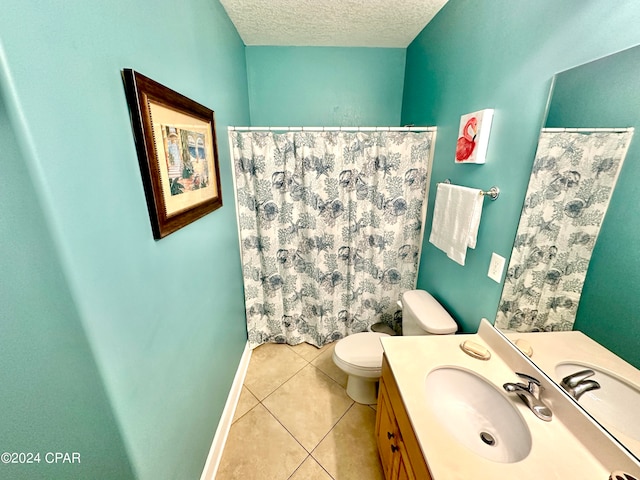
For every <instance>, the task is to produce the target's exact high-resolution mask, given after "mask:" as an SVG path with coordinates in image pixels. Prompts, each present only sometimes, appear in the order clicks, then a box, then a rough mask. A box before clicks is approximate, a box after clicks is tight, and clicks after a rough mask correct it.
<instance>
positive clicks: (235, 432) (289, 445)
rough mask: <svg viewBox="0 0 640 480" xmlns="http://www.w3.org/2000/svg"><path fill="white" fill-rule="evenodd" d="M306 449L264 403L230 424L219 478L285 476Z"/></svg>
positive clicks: (257, 479) (268, 479) (240, 479)
mask: <svg viewBox="0 0 640 480" xmlns="http://www.w3.org/2000/svg"><path fill="white" fill-rule="evenodd" d="M306 457H307V452H306V451H305V450H304V448H302V447H301V446H300V444H299V443H298V442H296V441H295V439H294V438H293V437H292V436H291V435H290V434H289V433H288V432H287V431H286V430H285V429H284V428H283V427H282V425H280V423H278V421H277V420H276V419H275V418H273V416H272V415H271V414H270V413H269V412H268V411H267V409H265V408H264V407H263V406H262V405H257V406H256V407H254V408H253V409H252V410H251V411H249V413H247V414H246V415H244V416H243V417H242V418H240V419H239V420H238V421H237V422H236V423H234V424H233V425H232V426H231V429H230V430H229V437H228V439H227V443H226V445H225V448H224V452H223V454H222V460H221V461H220V467H219V469H218V474H217V475H216V480H236V479H238V480H283V479H287V478H289V476H290V475H291V474H292V473H293V472H294V471H295V470H296V469H297V468H298V466H299V465H300V464H301V463H302V462H303V461H304V459H305V458H306Z"/></svg>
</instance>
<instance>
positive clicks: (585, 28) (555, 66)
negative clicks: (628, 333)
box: [402, 0, 640, 335]
mask: <svg viewBox="0 0 640 480" xmlns="http://www.w3.org/2000/svg"><path fill="white" fill-rule="evenodd" d="M639 21H640V4H639V3H637V2H634V1H631V0H629V1H620V2H616V7H615V8H612V7H611V5H610V4H609V3H608V2H597V1H590V2H584V1H582V0H564V1H562V2H557V1H555V0H543V1H538V2H522V1H516V2H514V1H513V0H494V1H491V2H477V1H472V0H451V1H450V2H449V3H447V4H446V5H445V7H444V8H443V9H442V10H441V11H440V12H439V13H438V15H437V16H436V17H435V18H434V20H433V21H432V22H431V23H430V24H429V25H427V27H426V28H425V29H424V30H423V31H422V32H421V33H420V35H418V37H417V38H416V39H415V40H414V41H413V42H412V43H411V45H410V46H409V47H408V49H407V67H406V74H405V85H404V99H403V108H402V123H403V124H405V123H415V124H417V125H424V124H427V125H437V126H438V140H437V142H436V151H435V158H434V168H433V173H432V178H431V182H432V183H431V188H430V198H429V202H430V204H431V205H433V201H434V198H435V191H436V189H435V183H436V182H439V181H442V180H444V179H446V178H449V179H451V180H452V182H453V183H456V184H461V185H467V186H471V187H478V188H485V189H486V188H489V187H491V186H492V185H497V186H498V187H500V190H501V194H500V198H499V199H498V200H497V201H495V202H491V201H490V200H485V201H484V204H485V206H484V210H483V216H482V223H481V226H480V231H479V236H478V244H477V247H476V249H475V250H469V252H468V254H467V263H466V265H465V266H464V267H462V266H460V265H458V264H456V263H454V262H453V261H451V260H449V259H448V258H447V257H446V255H445V254H444V253H442V252H441V251H440V250H438V249H436V248H435V247H433V245H431V244H430V243H428V236H429V233H430V225H431V219H432V216H431V214H429V215H428V217H427V228H426V233H425V242H424V249H423V254H422V259H421V265H420V275H419V278H418V287H419V288H424V289H426V290H429V291H431V292H432V293H433V294H434V296H435V297H436V298H438V299H439V300H440V301H441V302H442V303H443V304H444V305H445V306H446V307H447V308H448V309H449V311H450V312H451V313H452V314H453V315H454V317H455V318H456V320H457V321H458V322H459V323H460V325H461V327H462V330H464V331H467V332H473V331H475V330H476V329H477V326H478V324H479V322H480V319H481V318H482V317H486V318H488V319H489V320H491V321H493V320H494V319H495V314H496V310H497V305H498V300H499V298H500V293H501V291H502V285H501V284H498V283H495V282H493V281H492V280H490V279H489V278H488V277H487V270H488V266H489V261H490V258H491V252H496V253H498V254H500V255H502V256H504V257H506V258H507V260H508V258H509V256H510V254H511V248H512V244H513V239H514V237H515V232H516V229H517V225H518V220H519V218H520V211H521V207H522V202H523V199H524V194H525V191H526V187H527V184H528V180H529V174H530V171H531V165H532V163H533V157H534V152H535V148H536V144H537V138H538V134H539V129H540V127H541V126H542V122H543V117H544V112H545V106H546V103H547V97H548V93H549V88H550V84H551V78H552V77H553V75H554V74H555V73H556V72H559V71H562V70H566V69H568V68H570V67H573V66H575V65H579V64H582V63H585V62H588V61H590V60H593V59H595V58H599V57H601V56H604V55H607V54H610V53H612V52H615V51H618V50H621V49H623V48H626V47H629V46H632V45H635V44H637V43H639V42H640V30H639V29H638V28H637V25H638V22H639ZM483 108H494V109H495V116H494V121H493V128H492V131H491V138H490V141H489V151H488V156H487V163H486V164H485V165H455V164H454V160H453V159H454V152H455V145H456V137H457V132H458V126H459V122H460V116H461V115H463V114H465V113H469V112H473V111H476V110H480V109H483ZM620 335H625V332H620Z"/></svg>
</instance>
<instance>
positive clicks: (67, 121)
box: [0, 0, 249, 480]
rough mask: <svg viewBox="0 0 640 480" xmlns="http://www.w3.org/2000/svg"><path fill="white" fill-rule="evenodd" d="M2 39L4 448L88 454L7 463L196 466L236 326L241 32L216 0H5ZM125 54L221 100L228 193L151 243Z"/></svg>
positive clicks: (186, 89) (178, 84) (244, 115)
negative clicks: (229, 130)
mask: <svg viewBox="0 0 640 480" xmlns="http://www.w3.org/2000/svg"><path fill="white" fill-rule="evenodd" d="M0 42H1V43H2V45H3V46H4V50H5V52H6V60H7V65H8V68H9V69H10V71H11V72H10V73H9V72H8V71H7V70H6V69H5V70H4V71H3V74H2V75H3V79H4V80H3V86H4V89H3V98H5V99H6V100H5V102H4V103H3V105H5V106H6V108H3V116H2V146H3V151H2V159H3V173H4V174H5V177H4V178H5V186H4V188H3V191H2V198H3V213H2V231H1V233H2V244H3V247H4V248H3V256H2V257H3V259H2V267H3V269H2V272H3V274H2V275H3V287H2V289H1V290H2V301H3V313H2V315H3V320H2V321H3V323H2V335H1V336H0V342H2V349H1V352H2V353H0V355H1V356H2V357H1V358H2V360H3V365H2V374H1V375H2V379H3V380H4V381H3V382H2V394H0V399H1V401H2V403H1V404H0V407H1V408H2V410H3V415H2V416H3V420H2V421H1V422H2V423H1V425H2V427H3V428H2V440H3V441H2V450H3V451H21V450H22V451H29V450H34V449H48V450H53V451H57V450H63V451H64V450H67V449H69V450H71V449H73V450H74V451H78V452H80V453H81V454H82V467H81V468H82V470H80V469H75V470H74V469H71V468H69V469H68V470H64V471H63V470H55V469H54V468H51V467H47V466H44V465H43V466H40V467H39V468H35V467H34V468H32V469H29V470H28V469H26V468H22V469H20V468H15V469H13V470H12V472H11V474H10V477H11V478H29V479H33V478H54V477H55V478H76V477H74V475H78V477H77V478H130V477H131V476H132V475H135V478H139V479H153V480H157V479H169V478H171V479H179V480H183V479H191V478H199V476H200V474H201V472H202V469H203V466H204V463H205V459H206V456H207V454H208V450H209V447H210V445H211V440H212V438H213V435H214V433H215V429H216V427H217V423H218V420H219V417H220V414H221V412H222V409H223V407H224V403H225V401H226V398H227V395H228V392H229V388H230V385H231V383H232V380H233V377H234V374H235V371H236V368H237V365H238V362H239V359H240V356H241V354H242V351H243V349H244V346H245V342H246V326H245V321H244V306H243V296H242V288H243V287H242V279H241V271H240V261H239V251H238V239H237V230H236V220H235V209H234V206H233V205H234V201H233V187H232V181H231V168H230V161H229V155H228V151H229V149H228V143H227V136H226V127H227V125H229V124H248V123H249V104H248V97H247V79H246V63H245V56H244V45H243V43H242V41H241V40H240V38H239V36H238V35H237V32H236V30H235V28H234V27H233V25H232V23H231V22H230V20H229V19H228V17H227V15H226V13H225V11H224V9H223V8H222V6H221V5H220V4H219V3H218V2H217V1H210V0H189V1H188V2H180V3H179V4H178V3H176V2H173V1H168V0H159V1H153V2H151V1H148V0H145V1H139V2H130V1H125V0H113V1H110V2H98V3H96V2H86V1H80V0H69V1H66V2H22V1H18V0H7V1H5V2H4V3H3V6H2V15H0ZM127 67H129V68H133V69H136V70H138V71H140V72H141V73H143V74H145V75H147V76H149V77H151V78H153V79H155V80H157V81H159V82H160V83H162V84H164V85H167V86H169V87H170V88H172V89H174V90H177V91H178V92H180V93H183V94H184V95H186V96H188V97H190V98H192V99H194V100H196V101H198V102H200V103H202V104H204V105H207V106H209V107H210V108H212V109H214V110H215V112H216V121H217V131H218V141H219V144H218V147H219V152H220V157H221V165H220V170H221V177H222V194H223V200H224V206H223V207H222V208H221V209H219V210H217V211H215V212H213V213H211V214H209V215H207V216H206V217H204V218H202V219H200V220H198V221H197V222H195V223H193V224H191V225H189V226H187V227H185V228H183V229H181V230H179V231H178V232H176V233H173V234H172V235H170V236H168V237H166V238H165V239H163V240H160V241H154V240H153V237H152V232H151V227H150V223H149V218H148V213H147V207H146V202H145V196H144V192H143V188H142V181H141V177H140V171H139V168H138V160H137V157H136V151H135V147H134V142H133V135H132V132H131V125H130V121H129V112H128V107H127V104H126V101H125V95H124V90H123V84H122V79H121V73H120V72H121V69H122V68H127ZM11 79H12V80H13V82H14V85H15V89H12V88H11V85H10V82H11ZM4 110H7V114H8V115H9V117H10V120H11V127H9V126H7V120H6V115H5V114H4ZM21 116H22V118H24V124H21V122H20V117H21ZM12 129H13V130H12ZM16 142H18V145H16ZM18 146H19V147H20V148H21V149H20V150H18V149H17V147H18ZM9 165H10V168H8V167H9ZM7 174H8V176H7ZM7 181H9V182H11V186H10V188H8V187H7ZM5 201H6V203H5ZM5 302H6V303H5ZM8 369H11V371H7V370H8ZM12 413H13V414H15V416H14V417H11V418H7V417H10V415H11V414H12ZM4 427H6V428H4ZM7 468H9V467H6V466H0V469H1V471H0V476H2V477H3V478H9V477H5V475H6V474H5V473H2V472H5V471H6V469H7ZM67 472H71V473H67ZM73 472H78V473H73ZM80 472H82V473H80ZM109 472H112V473H113V474H112V475H111V474H110V473H109Z"/></svg>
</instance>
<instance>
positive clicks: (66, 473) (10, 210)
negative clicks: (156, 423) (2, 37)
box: [0, 95, 133, 480]
mask: <svg viewBox="0 0 640 480" xmlns="http://www.w3.org/2000/svg"><path fill="white" fill-rule="evenodd" d="M8 110H9V109H8V108H7V106H6V102H5V101H4V98H3V96H2V95H0V152H2V173H3V188H1V189H0V204H1V205H2V216H1V217H0V249H1V250H2V255H0V271H2V272H3V278H2V288H0V305H2V308H1V309H0V332H1V334H0V358H1V359H2V362H1V363H2V368H0V385H2V388H1V389H0V407H1V408H2V415H0V432H2V442H1V443H2V447H1V450H2V451H3V452H5V451H9V452H32V453H36V452H39V453H41V457H40V463H34V464H30V465H24V464H23V465H20V464H16V465H12V464H10V465H0V478H12V479H30V480H31V479H50V478H64V479H75V478H118V479H122V480H126V479H130V478H133V472H132V470H131V465H130V463H129V460H128V458H127V454H126V451H125V446H124V443H123V440H122V437H121V435H120V432H119V431H118V426H117V422H116V421H115V418H114V414H113V411H112V408H111V405H110V402H109V399H108V398H107V394H106V392H105V389H104V386H103V384H102V382H101V379H100V374H99V372H98V368H97V366H96V362H95V360H94V358H93V355H92V353H91V348H90V346H89V344H88V341H87V338H86V335H85V333H84V329H83V326H82V322H81V320H80V316H79V314H78V312H77V310H76V308H75V304H74V301H73V298H72V295H71V292H70V291H69V288H68V286H67V281H66V278H65V276H64V274H63V273H62V266H61V264H60V260H59V257H58V252H57V251H56V249H55V247H54V243H53V239H52V238H51V234H50V232H49V230H48V229H47V226H46V219H45V214H44V211H43V209H42V208H41V206H40V202H39V198H38V194H37V192H36V190H35V188H34V185H33V183H32V182H31V181H30V175H29V171H28V169H27V165H26V164H25V161H24V158H23V156H22V154H21V152H20V148H19V143H18V140H17V138H16V137H17V135H16V132H15V129H14V127H13V126H12V125H11V123H10V119H9V112H8ZM47 452H78V453H80V461H81V463H80V465H77V464H75V465H69V464H66V465H62V464H61V465H57V464H54V465H50V464H47V463H46V458H45V455H46V453H47Z"/></svg>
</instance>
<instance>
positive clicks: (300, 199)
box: [229, 127, 436, 348]
mask: <svg viewBox="0 0 640 480" xmlns="http://www.w3.org/2000/svg"><path fill="white" fill-rule="evenodd" d="M435 138H436V129H435V128H431V127H429V128H426V127H425V128H419V129H417V128H409V127H403V128H393V127H388V128H387V127H385V128H380V127H377V128H369V129H365V128H359V129H345V128H335V129H329V128H325V129H322V128H320V129H309V128H306V127H305V128H302V127H301V128H297V129H293V128H287V129H272V128H244V129H241V128H239V127H238V128H234V127H230V128H229V143H230V148H231V153H232V161H233V167H234V183H235V190H236V192H235V194H236V207H237V215H238V228H239V234H240V244H241V245H240V249H241V258H242V273H243V280H244V294H245V307H246V315H247V330H248V337H249V344H250V346H251V347H252V348H253V347H256V346H258V345H260V344H262V343H266V342H272V343H288V344H291V345H295V344H298V343H302V342H307V343H310V344H312V345H316V346H318V347H320V346H322V345H325V344H327V343H330V342H334V341H336V340H339V339H340V338H343V337H345V336H347V335H350V334H352V333H357V332H362V331H365V330H367V329H368V328H369V327H370V326H371V325H373V324H375V323H378V322H382V323H384V324H386V325H388V326H389V327H391V328H392V329H394V330H395V331H397V332H399V331H400V312H401V309H400V307H399V305H398V300H400V297H401V294H402V292H404V291H407V290H411V289H414V288H415V285H416V279H417V269H418V264H419V260H420V253H421V246H422V239H423V233H424V220H425V214H426V208H427V197H428V186H429V178H430V171H431V161H432V157H433V149H434V143H435Z"/></svg>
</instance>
